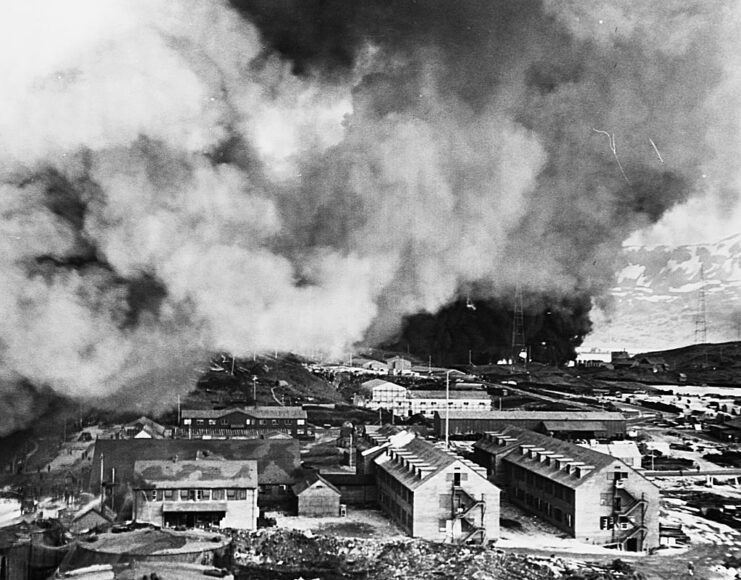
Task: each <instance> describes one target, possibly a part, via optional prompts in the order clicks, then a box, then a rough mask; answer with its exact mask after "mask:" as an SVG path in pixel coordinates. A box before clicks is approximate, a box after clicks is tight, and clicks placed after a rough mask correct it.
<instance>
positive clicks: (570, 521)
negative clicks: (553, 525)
mask: <svg viewBox="0 0 741 580" xmlns="http://www.w3.org/2000/svg"><path fill="white" fill-rule="evenodd" d="M566 525H567V526H568V527H572V526H573V525H574V523H573V518H572V517H571V514H566Z"/></svg>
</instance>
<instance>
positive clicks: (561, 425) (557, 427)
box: [543, 421, 607, 433]
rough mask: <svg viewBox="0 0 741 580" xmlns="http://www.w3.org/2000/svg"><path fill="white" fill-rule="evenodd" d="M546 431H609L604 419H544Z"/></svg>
mask: <svg viewBox="0 0 741 580" xmlns="http://www.w3.org/2000/svg"><path fill="white" fill-rule="evenodd" d="M543 427H544V428H545V430H546V431H594V432H595V433H596V432H601V431H607V427H606V426H605V424H604V423H603V422H602V421H543Z"/></svg>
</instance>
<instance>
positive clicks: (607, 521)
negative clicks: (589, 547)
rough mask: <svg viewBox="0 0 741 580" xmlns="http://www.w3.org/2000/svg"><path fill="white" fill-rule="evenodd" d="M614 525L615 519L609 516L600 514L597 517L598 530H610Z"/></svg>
mask: <svg viewBox="0 0 741 580" xmlns="http://www.w3.org/2000/svg"><path fill="white" fill-rule="evenodd" d="M614 527H615V520H614V519H613V518H612V517H611V516H602V517H601V518H600V519H599V529H600V530H611V529H613V528H614Z"/></svg>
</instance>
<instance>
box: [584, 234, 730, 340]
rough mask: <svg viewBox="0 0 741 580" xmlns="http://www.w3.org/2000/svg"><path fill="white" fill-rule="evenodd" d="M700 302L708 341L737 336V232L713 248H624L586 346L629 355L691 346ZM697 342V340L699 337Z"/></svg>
mask: <svg viewBox="0 0 741 580" xmlns="http://www.w3.org/2000/svg"><path fill="white" fill-rule="evenodd" d="M703 294H704V302H705V321H706V324H705V328H706V337H705V341H707V342H724V341H729V340H739V339H740V338H741V234H738V235H735V236H731V237H729V238H725V239H723V240H720V241H719V242H716V243H712V244H698V245H687V246H677V247H668V246H656V247H627V248H625V249H624V251H623V253H622V255H621V257H620V261H619V265H618V273H617V276H616V284H615V286H614V287H613V288H612V290H611V292H610V298H611V305H610V306H609V307H608V309H607V310H606V311H598V312H595V313H594V320H595V330H594V332H593V333H592V334H591V335H590V336H589V337H588V338H587V340H586V344H588V345H594V346H601V345H609V346H611V347H613V348H625V349H627V350H629V351H632V352H636V351H648V350H664V349H672V348H675V347H678V346H680V345H683V344H692V343H694V342H695V337H696V331H701V330H702V327H701V325H698V320H701V317H700V313H701V312H702V302H703ZM699 338H700V339H702V336H701V335H700V336H699Z"/></svg>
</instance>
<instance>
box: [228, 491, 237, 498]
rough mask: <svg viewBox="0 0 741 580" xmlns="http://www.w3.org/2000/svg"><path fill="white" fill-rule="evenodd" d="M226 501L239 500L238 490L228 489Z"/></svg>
mask: <svg viewBox="0 0 741 580" xmlns="http://www.w3.org/2000/svg"><path fill="white" fill-rule="evenodd" d="M226 499H237V490H236V489H227V490H226Z"/></svg>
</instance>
